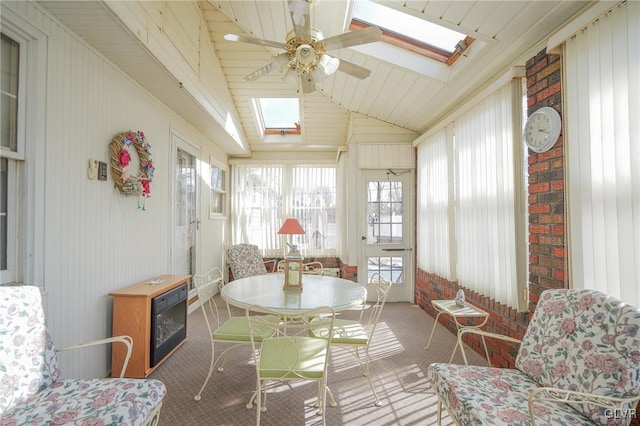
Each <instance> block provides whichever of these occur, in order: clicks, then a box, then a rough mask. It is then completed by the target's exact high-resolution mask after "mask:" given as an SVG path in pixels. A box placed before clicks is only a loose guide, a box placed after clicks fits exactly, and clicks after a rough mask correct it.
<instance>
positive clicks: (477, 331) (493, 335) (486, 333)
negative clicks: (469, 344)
mask: <svg viewBox="0 0 640 426" xmlns="http://www.w3.org/2000/svg"><path fill="white" fill-rule="evenodd" d="M465 334H478V335H480V336H482V339H484V338H485V337H491V338H492V339H498V340H504V341H506V342H511V343H518V344H520V343H522V341H521V340H520V339H515V338H513V337H510V336H505V335H504V334H498V333H491V332H489V331H484V330H480V329H479V328H461V329H460V330H458V346H460V352H462V358H463V359H464V365H469V363H468V362H467V354H466V353H465V351H464V345H463V344H462V336H464V335H465ZM485 349H486V348H485ZM487 356H488V355H487Z"/></svg>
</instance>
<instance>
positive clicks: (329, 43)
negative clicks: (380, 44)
mask: <svg viewBox="0 0 640 426" xmlns="http://www.w3.org/2000/svg"><path fill="white" fill-rule="evenodd" d="M381 39H382V31H380V28H378V27H375V26H373V25H372V26H369V27H366V28H362V29H359V30H355V31H351V32H348V33H344V34H340V35H337V36H333V37H329V38H326V39H324V40H322V43H324V46H325V47H326V48H327V50H333V49H342V48H343V47H350V46H357V45H359V44H367V43H373V42H375V41H380V40H381Z"/></svg>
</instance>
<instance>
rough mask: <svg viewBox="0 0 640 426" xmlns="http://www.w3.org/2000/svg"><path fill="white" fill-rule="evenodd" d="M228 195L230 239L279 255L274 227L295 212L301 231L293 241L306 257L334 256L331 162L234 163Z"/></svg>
mask: <svg viewBox="0 0 640 426" xmlns="http://www.w3.org/2000/svg"><path fill="white" fill-rule="evenodd" d="M231 200H232V203H233V209H232V217H231V228H232V232H231V240H232V244H237V243H251V244H256V245H258V247H260V249H262V250H263V254H264V255H266V256H281V255H283V253H284V247H283V243H284V241H282V240H281V238H280V236H279V235H278V234H277V232H278V230H279V229H280V226H281V225H282V223H283V221H284V219H285V218H286V217H295V218H297V219H298V220H299V221H300V224H301V225H302V227H303V228H304V230H305V234H304V235H302V236H300V237H299V238H300V240H296V241H295V243H296V244H299V245H300V246H301V249H302V253H303V254H304V255H305V256H328V255H335V252H336V245H337V239H336V236H337V230H336V168H335V166H320V165H242V164H238V165H234V167H233V183H232V189H231ZM296 238H298V237H297V236H296Z"/></svg>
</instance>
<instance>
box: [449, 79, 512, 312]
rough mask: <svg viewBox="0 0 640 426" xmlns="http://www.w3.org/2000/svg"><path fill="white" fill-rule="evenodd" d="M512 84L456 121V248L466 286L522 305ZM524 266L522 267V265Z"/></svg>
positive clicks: (496, 298) (458, 265)
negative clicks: (519, 284) (517, 243)
mask: <svg viewBox="0 0 640 426" xmlns="http://www.w3.org/2000/svg"><path fill="white" fill-rule="evenodd" d="M515 87H517V86H516V85H513V84H507V85H505V86H503V87H502V88H501V89H499V90H497V91H496V92H494V93H493V94H491V95H489V96H488V97H487V98H485V99H484V100H483V101H481V102H479V103H478V104H477V105H476V106H474V107H473V108H471V109H470V110H469V111H467V112H466V113H464V114H463V115H461V116H460V117H459V119H458V120H457V121H456V132H455V159H456V248H457V253H456V254H457V274H458V280H459V282H460V284H461V285H463V286H465V287H467V288H469V289H471V290H474V291H476V292H478V293H480V294H483V295H485V296H488V297H490V298H492V299H494V300H496V301H497V302H500V303H503V304H506V305H508V306H511V307H514V308H517V307H518V297H517V296H518V288H519V286H518V270H517V268H518V262H517V259H516V242H517V241H519V240H520V239H519V238H518V236H517V235H516V231H515V229H516V227H515V214H516V211H515V207H514V206H515V196H516V194H515V188H514V161H516V159H515V158H514V149H513V144H514V140H513V139H514V138H513V135H514V131H513V126H514V119H513V117H514V115H513V111H512V107H513V99H514V97H513V96H512V89H513V88H515ZM521 267H522V266H521Z"/></svg>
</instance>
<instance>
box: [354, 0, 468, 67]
mask: <svg viewBox="0 0 640 426" xmlns="http://www.w3.org/2000/svg"><path fill="white" fill-rule="evenodd" d="M362 4H369V5H370V7H373V8H381V9H384V10H385V12H390V13H393V14H395V15H398V16H401V15H404V16H406V19H407V20H416V19H419V18H416V17H414V16H412V15H410V14H407V13H404V12H402V11H399V10H397V9H393V8H389V7H387V6H384V5H381V4H378V3H376V2H373V1H370V0H362V1H360V2H358V3H357V5H358V6H361V5H362ZM357 12H358V9H357V7H356V9H354V15H353V17H352V19H351V22H350V24H349V29H350V30H351V31H354V30H357V29H361V28H365V27H368V26H370V25H376V26H378V28H380V30H381V31H382V42H384V43H387V44H390V45H392V46H395V47H398V48H400V49H403V50H407V51H409V52H412V53H415V54H418V55H421V56H424V57H427V58H430V59H433V60H435V61H438V62H441V63H444V64H446V65H448V66H451V65H453V64H454V63H455V61H456V60H457V59H458V58H459V57H460V56H461V55H462V54H463V53H464V51H465V50H466V49H467V48H468V47H469V46H470V45H471V44H472V43H473V42H474V41H475V39H474V38H473V37H470V36H468V35H465V34H463V33H460V32H458V31H453V30H451V29H449V28H446V27H443V26H442V25H438V24H436V23H433V22H428V21H426V23H427V24H428V25H429V26H435V27H440V28H441V29H442V30H443V31H445V32H449V33H457V34H459V35H460V36H461V38H460V40H458V42H457V43H456V45H455V46H454V47H453V48H452V50H451V51H449V50H447V49H445V48H442V47H438V46H436V44H435V43H434V44H430V43H428V42H427V41H422V40H420V39H417V38H415V37H413V36H411V35H409V34H403V33H401V32H399V31H394V30H393V29H389V28H386V27H385V25H384V23H382V25H381V22H369V21H367V20H366V19H364V17H362V16H360V15H357ZM407 26H408V24H407ZM403 27H404V25H403Z"/></svg>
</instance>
